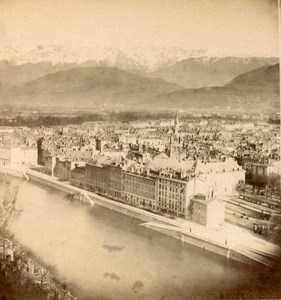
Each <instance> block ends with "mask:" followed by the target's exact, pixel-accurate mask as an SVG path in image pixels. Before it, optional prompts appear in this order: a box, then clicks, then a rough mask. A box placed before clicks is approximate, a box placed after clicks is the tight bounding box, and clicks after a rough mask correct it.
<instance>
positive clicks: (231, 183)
mask: <svg viewBox="0 0 281 300" xmlns="http://www.w3.org/2000/svg"><path fill="white" fill-rule="evenodd" d="M17 130H18V129H17ZM24 132H26V133H25V134H24ZM6 135H8V136H10V137H11V136H13V139H12V142H11V141H9V142H8V140H7V138H6ZM26 136H28V137H29V138H27V137H26ZM0 138H1V132H0ZM1 141H2V143H1V145H2V146H1V148H0V163H1V164H2V165H5V164H17V163H26V164H29V165H36V164H37V162H38V164H40V165H42V166H43V167H44V170H45V172H46V173H47V174H49V175H52V176H55V177H57V178H59V179H60V180H63V181H67V182H70V183H71V184H73V185H75V186H77V187H81V188H84V189H87V190H89V191H93V192H95V193H98V194H100V195H106V196H107V197H109V198H111V199H114V200H117V201H122V202H124V203H127V204H130V205H134V206H136V207H140V208H143V209H146V210H150V211H153V212H156V213H162V214H167V215H170V216H176V217H180V218H190V216H191V215H192V216H193V218H194V220H196V221H197V222H199V223H202V224H205V225H206V222H207V221H206V220H207V218H206V217H205V218H203V219H204V220H203V219H202V216H206V215H208V213H207V212H208V211H212V209H217V211H219V210H220V204H219V201H218V199H221V198H222V197H224V196H230V195H233V194H234V193H235V190H236V188H237V186H238V185H239V184H243V183H244V182H245V178H246V180H248V181H253V180H257V178H258V175H257V174H261V173H262V174H263V175H266V176H269V173H270V172H271V173H272V172H273V173H274V174H278V172H279V171H280V169H279V168H280V127H279V126H276V125H273V124H267V123H263V124H262V123H259V124H254V123H249V122H245V123H237V122H233V121H231V122H227V121H226V120H219V121H218V120H200V121H198V120H197V119H192V120H187V121H185V122H182V123H180V122H179V118H178V115H176V117H175V119H174V120H168V121H167V120H161V121H151V122H138V121H136V122H131V123H111V122H87V123H84V124H82V125H69V126H66V127H63V128H61V127H50V128H40V129H26V128H25V129H24V130H22V132H21V134H19V133H16V130H15V132H13V133H11V132H9V134H7V133H5V134H4V133H2V139H1ZM3 141H6V143H3ZM4 145H5V146H4ZM18 149H19V150H18ZM245 173H246V176H245ZM203 199H204V200H203ZM218 219H219V218H218Z"/></svg>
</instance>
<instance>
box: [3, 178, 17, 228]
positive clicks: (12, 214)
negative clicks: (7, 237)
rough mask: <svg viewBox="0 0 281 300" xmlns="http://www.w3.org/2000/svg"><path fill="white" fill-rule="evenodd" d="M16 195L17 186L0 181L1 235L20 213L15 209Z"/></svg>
mask: <svg viewBox="0 0 281 300" xmlns="http://www.w3.org/2000/svg"><path fill="white" fill-rule="evenodd" d="M17 193H18V186H15V185H13V184H12V183H10V182H7V181H4V180H0V230H1V232H2V234H3V233H4V232H5V231H6V230H7V227H8V225H9V224H10V223H11V222H12V221H13V220H14V219H15V218H17V217H18V216H19V215H20V213H21V209H19V208H18V207H17Z"/></svg>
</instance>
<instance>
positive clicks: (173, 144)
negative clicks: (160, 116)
mask: <svg viewBox="0 0 281 300" xmlns="http://www.w3.org/2000/svg"><path fill="white" fill-rule="evenodd" d="M179 127H180V123H179V115H178V114H176V116H175V124H174V128H173V136H171V139H170V149H169V150H170V158H172V159H177V160H179V161H180V159H181V152H182V145H181V140H180V136H179Z"/></svg>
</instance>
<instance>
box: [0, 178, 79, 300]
mask: <svg viewBox="0 0 281 300" xmlns="http://www.w3.org/2000/svg"><path fill="white" fill-rule="evenodd" d="M10 175H11V174H10ZM1 183H4V184H3V185H2V184H1V185H2V187H3V188H4V193H6V192H7V191H6V189H7V188H8V185H7V183H8V181H7V182H5V179H4V182H3V181H2V179H1ZM4 201H5V198H4ZM6 213H7V212H6ZM52 271H53V270H50V267H49V266H46V264H44V262H43V261H41V260H40V259H39V257H38V256H36V255H35V254H34V253H32V252H31V251H29V250H28V249H27V248H26V247H23V246H22V245H21V244H20V243H19V242H18V241H17V240H16V239H15V237H14V234H12V233H10V232H9V231H8V230H6V229H4V226H1V227H0V299H6V300H7V299H14V300H15V299H21V300H22V299H36V300H41V299H42V300H43V299H44V300H45V299H49V300H52V299H53V300H58V299H61V300H74V299H76V298H75V297H73V296H72V295H71V294H70V293H69V292H68V291H67V290H66V286H65V285H64V284H63V283H61V282H59V281H58V280H57V279H56V278H55V276H54V274H53V273H54V272H52Z"/></svg>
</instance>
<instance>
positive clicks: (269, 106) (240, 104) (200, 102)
mask: <svg viewBox="0 0 281 300" xmlns="http://www.w3.org/2000/svg"><path fill="white" fill-rule="evenodd" d="M154 105H155V106H157V105H163V106H164V107H167V108H173V107H178V108H182V109H205V110H206V109H207V110H211V109H213V110H220V109H226V110H229V111H237V112H238V111H239V112H243V111H244V112H245V111H248V112H256V113H268V112H273V111H279V110H280V70H279V64H275V65H273V66H271V65H270V66H263V67H261V68H258V69H255V70H252V71H250V72H246V73H244V74H240V75H238V76H237V77H235V78H234V79H233V80H231V81H230V82H229V83H227V84H225V85H224V86H222V87H208V88H199V89H182V90H179V91H174V92H170V93H165V94H162V95H159V96H158V97H157V98H154Z"/></svg>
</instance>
